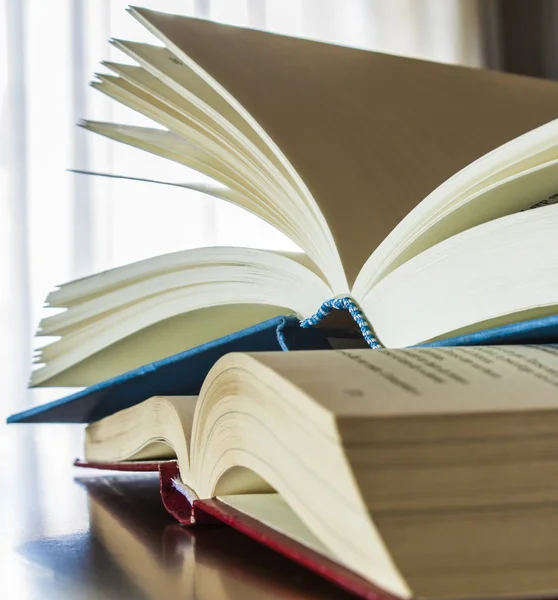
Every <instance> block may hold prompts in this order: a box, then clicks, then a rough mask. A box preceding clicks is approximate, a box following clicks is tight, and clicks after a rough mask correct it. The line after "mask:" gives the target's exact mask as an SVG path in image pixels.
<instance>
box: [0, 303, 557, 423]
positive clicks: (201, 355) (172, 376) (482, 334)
mask: <svg viewBox="0 0 558 600" xmlns="http://www.w3.org/2000/svg"><path fill="white" fill-rule="evenodd" d="M334 308H346V307H341V306H339V307H336V306H335V307H334ZM353 318H354V315H353ZM319 320H320V319H318V320H314V322H312V323H311V325H312V326H311V327H309V326H308V325H310V323H306V324H305V323H304V322H303V323H300V322H299V320H298V319H297V318H296V317H294V316H285V317H276V318H274V319H270V320H268V321H264V322H263V323H259V324H257V325H254V326H252V327H249V328H247V329H243V330H242V331H238V332H236V333H233V334H230V335H228V336H225V337H222V338H219V339H217V340H213V341H211V342H208V343H207V344H203V345H201V346H198V347H197V348H193V349H191V350H187V351H185V352H181V353H179V354H175V355H173V356H170V357H168V358H165V359H163V360H159V361H156V362H154V363H150V364H148V365H144V366H142V367H139V368H137V369H134V370H132V371H129V372H127V373H124V374H122V375H119V376H118V377H114V378H112V379H108V380H106V381H103V382H101V383H97V384H95V385H92V386H89V387H87V388H85V389H84V390H82V391H80V392H77V393H75V394H71V395H69V396H66V397H64V398H61V399H59V400H55V401H53V402H49V403H47V404H43V405H41V406H37V407H33V408H30V409H28V410H25V411H22V412H19V413H17V414H14V415H12V416H11V417H9V418H8V423H91V422H93V421H96V420H98V419H101V418H103V417H106V416H108V415H110V414H113V413H115V412H118V411H119V410H123V409H124V408H128V407H130V406H134V405H135V404H139V403H140V402H143V401H144V400H146V399H147V398H149V397H151V396H156V395H162V396H165V395H167V396H177V395H197V394H198V393H199V391H200V388H201V386H202V383H203V381H204V379H205V376H206V375H207V373H208V371H209V370H210V369H211V367H212V366H213V364H214V363H215V362H216V361H217V360H218V359H219V358H221V356H224V355H225V354H227V353H229V352H265V351H281V350H329V349H331V348H342V347H346V344H348V343H350V344H351V345H352V346H354V345H358V344H359V342H361V343H362V347H369V346H370V347H371V348H373V349H377V348H380V347H381V346H379V344H378V343H377V342H376V341H375V340H374V345H373V344H371V343H370V341H369V340H367V341H365V339H364V336H363V332H362V326H360V325H359V328H360V332H359V330H358V329H352V330H349V329H345V330H340V329H335V330H332V329H330V328H326V327H323V325H324V323H320V325H321V326H320V327H316V325H318V321H319ZM301 325H302V326H301ZM357 325H358V322H357ZM557 342H558V315H554V316H550V317H544V318H540V319H531V320H528V321H522V322H519V323H513V324H511V325H505V326H503V327H494V328H490V329H485V330H483V331H479V332H475V333H470V334H467V335H461V336H456V337H452V338H447V339H444V340H439V341H436V342H429V343H426V344H421V347H441V346H473V345H487V344H492V345H494V344H545V343H557Z"/></svg>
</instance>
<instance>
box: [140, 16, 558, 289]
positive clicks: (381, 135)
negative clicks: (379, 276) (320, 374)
mask: <svg viewBox="0 0 558 600" xmlns="http://www.w3.org/2000/svg"><path fill="white" fill-rule="evenodd" d="M133 14H134V16H136V17H137V16H138V15H140V16H141V19H142V22H143V23H144V24H146V25H147V24H148V26H149V28H150V30H151V31H153V32H154V33H155V34H156V35H158V37H159V39H161V40H162V41H164V42H165V43H166V44H167V45H169V44H170V45H171V46H172V47H171V50H172V51H173V52H175V53H182V55H183V56H186V57H189V58H190V59H192V60H193V61H194V62H195V63H196V64H197V65H199V68H200V72H202V70H203V73H204V77H207V81H208V83H210V85H212V86H213V87H214V88H215V89H219V91H220V92H221V93H222V94H223V95H224V96H226V97H227V99H228V101H229V102H233V103H236V104H235V105H236V106H237V107H238V105H241V108H242V107H243V109H245V111H247V112H248V113H249V115H248V116H247V118H249V119H250V122H251V123H252V125H253V126H254V127H258V126H261V128H263V130H264V131H265V133H266V134H267V135H268V136H270V138H271V140H272V141H273V142H274V143H275V144H276V145H277V146H278V147H279V149H280V151H281V152H282V153H283V155H284V157H285V159H286V161H288V163H289V164H290V166H292V168H294V169H295V170H296V172H297V173H298V175H299V176H300V177H301V178H302V180H303V182H304V184H305V185H306V186H307V188H308V190H309V191H310V193H311V195H312V197H313V199H314V200H315V201H316V203H317V205H318V207H319V210H320V211H321V212H322V213H323V215H324V216H325V219H326V221H327V223H328V225H329V227H330V229H331V232H332V234H333V237H334V240H335V243H336V245H337V248H338V250H339V253H340V256H341V261H342V263H343V267H344V269H345V272H346V274H347V279H348V283H349V285H352V283H353V281H354V279H355V277H356V275H357V273H358V271H359V270H360V268H361V267H362V266H363V264H364V262H365V261H366V259H367V258H368V257H369V256H370V254H371V253H372V252H373V251H374V249H375V248H376V247H377V246H378V244H379V243H380V242H381V241H382V240H383V239H384V238H385V237H386V235H387V234H388V233H389V232H390V231H391V230H392V229H393V228H394V227H395V225H397V223H398V222H399V221H400V220H401V219H403V217H405V216H406V215H407V214H408V213H409V211H410V210H411V209H412V208H413V207H415V206H416V205H417V204H418V203H419V202H420V201H421V200H422V199H423V198H424V197H425V196H426V195H427V194H428V193H429V192H431V191H432V190H433V189H434V188H436V187H437V186H438V185H440V184H441V183H442V182H444V181H445V180H446V179H448V178H449V177H450V176H451V175H453V174H454V173H456V172H457V171H458V170H460V169H462V168H463V167H465V166H466V165H467V164H469V163H471V162H472V161H474V160H475V159H477V158H479V157H480V156H482V155H483V154H485V153H486V152H488V151H490V150H492V149H494V148H496V147H497V146H499V145H501V144H503V143H505V142H507V141H509V140H511V139H513V138H514V137H516V136H518V135H520V134H522V133H525V132H526V131H528V130H530V129H533V128H534V127H537V126H539V125H542V124H543V123H546V122H548V121H550V120H552V119H553V118H556V117H558V102H557V100H558V88H557V87H556V85H555V84H554V83H552V82H546V81H542V80H535V79H529V78H525V77H517V76H511V75H507V74H501V73H495V72H490V71H480V70H475V69H469V68H462V67H456V66H450V65H441V64H436V63H429V62H425V61H419V60H411V59H407V58H402V57H396V56H389V55H384V54H379V53H373V52H366V51H362V50H357V49H353V48H345V47H341V46H336V45H331V44H321V43H316V42H312V41H309V40H303V39H297V38H290V37H285V36H279V35H273V34H268V33H264V32H260V31H254V30H248V29H242V28H237V27H230V26H223V25H219V24H215V23H211V22H208V21H201V20H196V19H188V18H183V17H176V16H171V15H165V14H162V13H157V12H154V11H149V10H145V9H134V13H133ZM169 47H170V46H169ZM221 86H222V87H221Z"/></svg>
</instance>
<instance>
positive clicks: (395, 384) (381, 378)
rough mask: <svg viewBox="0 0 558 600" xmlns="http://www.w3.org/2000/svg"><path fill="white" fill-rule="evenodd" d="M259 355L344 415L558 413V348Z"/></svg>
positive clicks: (258, 356)
mask: <svg viewBox="0 0 558 600" xmlns="http://www.w3.org/2000/svg"><path fill="white" fill-rule="evenodd" d="M252 356H253V357H254V358H256V359H257V360H258V362H261V363H264V364H266V365H267V366H269V367H271V368H272V369H273V370H274V371H275V372H277V373H279V374H280V375H281V376H282V377H284V378H285V379H287V380H288V381H289V382H291V383H293V384H295V385H296V386H297V387H298V388H300V389H301V390H303V391H304V392H305V393H306V394H308V395H309V396H310V397H311V398H313V399H314V400H315V401H316V403H318V404H319V405H320V406H321V407H323V408H325V409H326V410H327V411H331V412H332V413H333V414H334V415H335V416H336V417H337V418H350V419H359V418H366V417H378V418H385V417H404V416H411V415H420V416H424V415H435V414H440V415H451V414H465V413H498V412H519V411H524V412H528V411H538V410H556V409H558V346H551V345H547V346H472V347H444V348H410V349H404V350H375V351H374V350H338V351H335V352H329V351H322V352H297V353H296V356H293V355H291V354H290V353H287V354H285V355H281V354H271V353H262V354H259V355H252Z"/></svg>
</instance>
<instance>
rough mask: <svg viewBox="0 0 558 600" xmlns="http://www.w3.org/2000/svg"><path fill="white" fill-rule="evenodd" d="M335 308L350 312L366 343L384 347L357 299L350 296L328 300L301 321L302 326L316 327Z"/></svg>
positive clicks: (371, 345) (372, 346)
mask: <svg viewBox="0 0 558 600" xmlns="http://www.w3.org/2000/svg"><path fill="white" fill-rule="evenodd" d="M334 310H347V311H349V314H350V315H351V317H352V318H353V320H354V322H355V323H356V324H357V325H358V328H359V329H360V332H361V334H362V337H363V338H364V340H365V341H366V343H367V344H368V345H369V346H370V348H372V349H373V350H378V349H380V348H382V345H381V344H380V342H379V341H378V339H377V338H376V336H375V335H374V332H373V331H372V327H371V326H370V323H368V320H367V319H366V317H365V316H364V313H363V312H362V311H361V310H360V308H359V307H358V306H357V304H356V303H355V301H354V300H353V299H352V298H349V297H348V296H344V297H342V298H331V299H330V300H326V301H325V302H324V303H323V304H322V305H321V306H320V308H319V309H318V310H317V312H316V313H314V314H313V315H312V316H311V317H308V318H307V319H304V320H303V321H301V322H300V327H302V328H305V329H306V328H309V327H316V326H317V325H318V324H319V323H320V322H321V321H322V320H323V319H325V317H327V315H329V314H330V313H331V312H332V311H334Z"/></svg>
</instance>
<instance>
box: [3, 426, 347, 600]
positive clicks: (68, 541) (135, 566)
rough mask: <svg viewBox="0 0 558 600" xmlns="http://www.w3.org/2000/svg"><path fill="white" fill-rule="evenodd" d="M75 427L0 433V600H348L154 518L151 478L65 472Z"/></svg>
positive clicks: (238, 544)
mask: <svg viewBox="0 0 558 600" xmlns="http://www.w3.org/2000/svg"><path fill="white" fill-rule="evenodd" d="M81 438H82V427H80V426H73V425H70V426H68V425H12V426H6V425H0V486H1V489H0V598H10V600H30V599H34V598H40V599H46V600H48V599H51V598H52V599H54V598H56V599H57V600H64V599H66V598H68V599H70V598H71V599H72V600H79V599H81V598H87V599H89V598H91V599H106V598H118V599H120V600H125V599H132V598H169V597H173V598H181V599H185V600H193V599H194V598H195V599H204V600H220V599H224V598H227V599H231V600H236V599H238V600H252V599H256V598H258V599H260V598H261V599H264V600H267V599H273V598H289V599H297V600H305V599H310V598H312V599H317V598H335V599H338V600H349V599H350V598H353V600H354V597H353V596H350V595H348V594H345V593H344V592H342V591H341V590H340V589H339V588H337V587H335V586H334V585H332V584H329V583H327V582H325V581H323V580H321V579H320V578H319V577H318V576H316V575H314V574H313V573H311V572H309V571H306V570H305V569H303V568H302V567H299V566H297V565H295V564H294V563H292V562H290V561H289V560H287V559H285V558H283V557H281V556H279V555H277V554H275V553H273V552H272V551H270V550H268V549H266V548H264V547H262V546H260V545H258V544H257V543H255V542H253V541H252V540H250V539H248V538H246V537H245V536H243V535H242V534H240V533H238V532H236V531H234V530H232V529H229V528H228V527H225V526H205V527H199V528H197V529H194V530H191V529H186V528H184V527H181V526H179V525H178V524H177V523H176V522H175V521H174V520H173V519H172V517H170V516H169V515H168V514H167V513H166V512H165V510H164V509H163V507H162V505H161V502H160V498H159V493H158V476H157V475H156V474H120V475H118V474H106V473H104V474H103V473H101V472H95V471H92V470H86V469H78V468H75V467H72V466H71V463H72V460H73V458H75V457H76V456H78V455H79V453H80V447H81Z"/></svg>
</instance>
